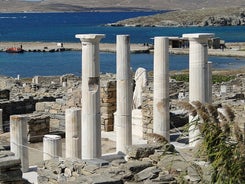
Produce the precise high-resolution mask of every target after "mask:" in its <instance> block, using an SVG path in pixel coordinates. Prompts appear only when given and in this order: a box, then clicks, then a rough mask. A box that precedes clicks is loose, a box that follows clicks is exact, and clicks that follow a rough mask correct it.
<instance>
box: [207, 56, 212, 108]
mask: <svg viewBox="0 0 245 184" xmlns="http://www.w3.org/2000/svg"><path fill="white" fill-rule="evenodd" d="M212 65H213V64H212V62H211V61H208V67H207V81H208V92H207V103H210V104H212V102H213V90H212V86H213V81H212V79H213V77H212Z"/></svg>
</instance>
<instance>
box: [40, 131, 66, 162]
mask: <svg viewBox="0 0 245 184" xmlns="http://www.w3.org/2000/svg"><path fill="white" fill-rule="evenodd" d="M61 156H62V142H61V137H60V136H59V135H44V137H43V160H50V159H54V158H59V157H61Z"/></svg>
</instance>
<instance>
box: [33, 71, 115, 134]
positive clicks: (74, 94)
mask: <svg viewBox="0 0 245 184" xmlns="http://www.w3.org/2000/svg"><path fill="white" fill-rule="evenodd" d="M80 86H81V83H78V84H77V85H76V86H75V87H71V88H69V89H68V90H67V93H66V94H65V95H64V96H63V97H62V98H58V99H56V100H55V101H54V102H38V103H36V112H38V113H44V114H46V115H49V116H50V128H51V131H56V130H65V110H66V109H68V108H71V107H81V97H82V95H81V90H80V88H81V87H80ZM100 98H101V99H100V100H101V126H102V127H101V128H102V130H104V131H113V128H114V112H115V111H116V80H115V75H110V74H107V75H102V76H101V81H100Z"/></svg>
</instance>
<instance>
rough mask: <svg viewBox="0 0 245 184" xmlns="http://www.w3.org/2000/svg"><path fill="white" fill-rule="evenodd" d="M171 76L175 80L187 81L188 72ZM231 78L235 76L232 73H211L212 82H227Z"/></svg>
mask: <svg viewBox="0 0 245 184" xmlns="http://www.w3.org/2000/svg"><path fill="white" fill-rule="evenodd" d="M171 78H172V79H175V80H176V81H183V82H189V74H176V75H173V76H171ZM232 79H235V76H233V75H213V76H212V81H213V84H217V83H222V82H228V81H230V80H232Z"/></svg>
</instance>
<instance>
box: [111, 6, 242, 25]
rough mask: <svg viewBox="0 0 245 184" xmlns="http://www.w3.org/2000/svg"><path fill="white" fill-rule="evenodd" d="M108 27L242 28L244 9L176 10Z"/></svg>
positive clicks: (132, 19) (120, 22)
mask: <svg viewBox="0 0 245 184" xmlns="http://www.w3.org/2000/svg"><path fill="white" fill-rule="evenodd" d="M108 25H109V26H133V27H141V26H142V27H171V26H175V27H185V26H244V25H245V8H240V7H232V8H202V9H197V10H176V11H171V12H167V13H161V14H157V15H152V16H144V17H137V18H131V19H126V20H122V21H118V22H115V23H110V24H108Z"/></svg>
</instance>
